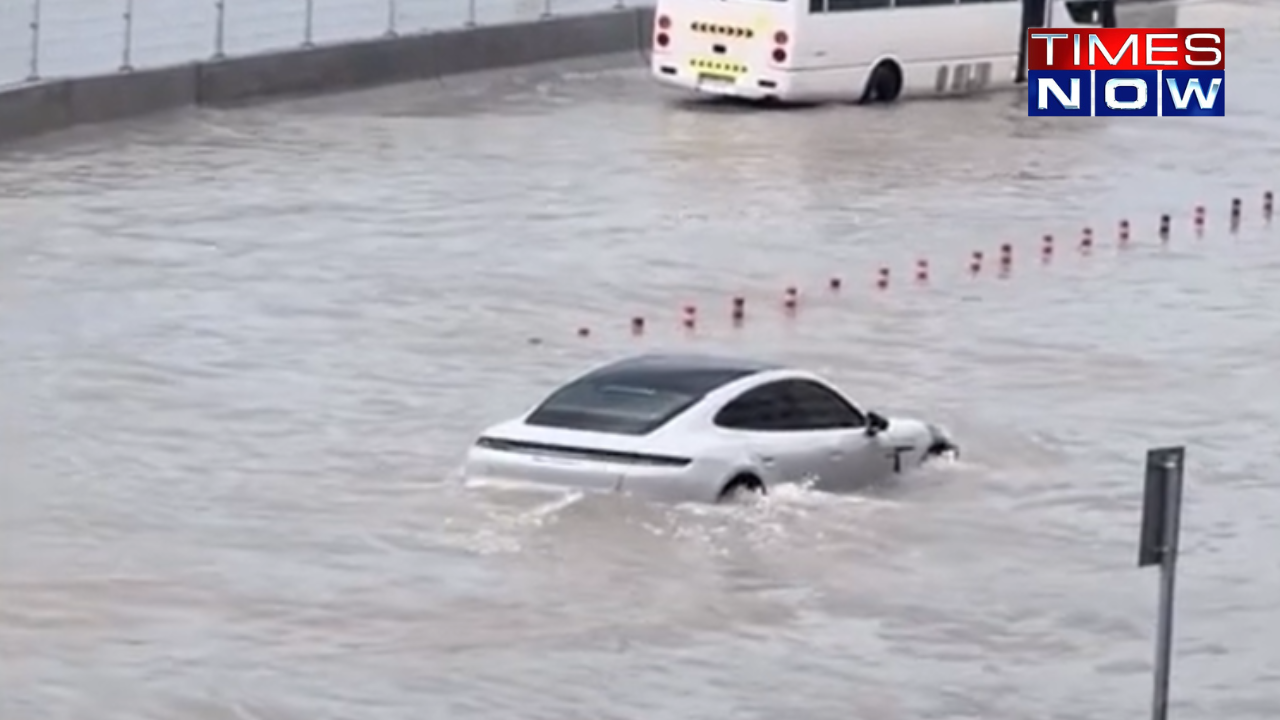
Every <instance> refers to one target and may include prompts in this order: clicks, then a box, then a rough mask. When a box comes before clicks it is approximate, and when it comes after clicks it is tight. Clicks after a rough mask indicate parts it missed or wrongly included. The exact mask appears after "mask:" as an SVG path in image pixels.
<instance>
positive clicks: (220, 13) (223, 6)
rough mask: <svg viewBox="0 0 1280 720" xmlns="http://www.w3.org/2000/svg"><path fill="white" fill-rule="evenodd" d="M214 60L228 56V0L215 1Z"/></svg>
mask: <svg viewBox="0 0 1280 720" xmlns="http://www.w3.org/2000/svg"><path fill="white" fill-rule="evenodd" d="M213 12H214V21H213V59H214V60H221V59H223V58H225V57H226V56H227V51H226V50H227V48H226V45H227V0H213Z"/></svg>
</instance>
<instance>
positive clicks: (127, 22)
mask: <svg viewBox="0 0 1280 720" xmlns="http://www.w3.org/2000/svg"><path fill="white" fill-rule="evenodd" d="M132 71H133V0H125V1H124V50H123V52H122V53H121V55H120V72H132Z"/></svg>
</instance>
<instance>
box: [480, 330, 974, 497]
mask: <svg viewBox="0 0 1280 720" xmlns="http://www.w3.org/2000/svg"><path fill="white" fill-rule="evenodd" d="M956 452H957V448H956V446H955V444H954V443H953V442H952V440H951V438H950V437H948V435H947V433H946V432H945V431H944V430H942V429H941V428H939V427H938V426H936V425H932V424H930V423H927V422H923V421H920V420H913V419H908V418H884V417H882V416H880V415H877V414H876V413H874V412H867V411H864V410H862V409H859V408H858V406H857V405H855V404H854V403H853V402H851V401H850V400H849V399H848V398H847V397H845V396H844V394H843V393H841V392H840V391H838V390H836V389H835V388H834V387H833V386H832V385H831V384H830V383H828V382H826V381H825V380H823V379H822V378H821V377H819V376H817V375H815V374H813V373H810V372H806V371H804V370H799V369H796V368H790V367H785V366H781V365H773V364H768V363H762V362H755V361H751V360H741V359H735V358H724V357H715V356H706V355H667V354H654V355H640V356H636V357H631V358H627V359H624V360H619V361H616V362H613V363H610V364H607V365H604V366H602V367H598V368H596V369H594V370H592V371H590V372H588V373H587V374H585V375H583V376H581V377H579V378H578V379H576V380H573V381H572V382H570V383H568V384H567V385H564V386H563V387H561V388H560V389H558V390H556V391H555V392H553V393H551V395H550V396H548V397H547V398H546V399H545V400H544V401H543V402H542V403H540V404H539V405H538V406H537V407H535V408H533V409H532V410H530V411H528V412H527V413H525V414H524V415H523V416H521V417H518V418H515V419H512V420H508V421H506V422H503V423H499V424H497V425H494V426H493V427H490V428H489V429H488V430H485V431H484V432H483V433H482V434H481V436H480V437H479V439H477V440H476V442H475V444H474V445H473V446H472V447H471V448H470V450H469V452H468V454H467V459H466V463H465V465H464V466H463V469H462V474H463V478H464V481H465V482H468V483H475V482H477V481H485V480H489V481H492V480H498V481H516V482H521V483H535V484H549V485H556V486H561V487H573V488H580V489H583V490H589V491H590V490H594V491H603V492H624V493H627V494H630V495H636V496H640V497H643V498H646V499H652V500H659V501H669V502H688V501H701V502H721V501H725V500H728V499H734V498H737V497H740V496H741V495H742V494H744V493H767V492H768V489H769V487H771V486H773V485H775V484H777V483H783V482H802V481H812V482H813V483H814V487H816V488H817V489H819V490H825V491H831V492H840V491H848V490H854V489H857V488H859V487H863V486H866V485H867V484H869V483H874V482H876V481H878V480H882V479H884V478H887V477H889V476H891V475H893V474H895V473H901V472H904V471H906V470H908V469H910V468H913V467H915V466H918V465H920V464H921V463H924V462H925V461H927V460H929V459H930V458H933V457H937V456H953V455H955V454H956Z"/></svg>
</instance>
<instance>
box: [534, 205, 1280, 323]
mask: <svg viewBox="0 0 1280 720" xmlns="http://www.w3.org/2000/svg"><path fill="white" fill-rule="evenodd" d="M1254 207H1255V208H1259V214H1258V216H1257V217H1259V219H1260V220H1261V222H1262V223H1263V224H1264V225H1267V226H1269V225H1270V224H1271V221H1272V218H1273V217H1274V214H1275V195H1274V194H1273V193H1272V192H1271V191H1270V190H1267V191H1265V192H1263V193H1262V201H1261V205H1260V207H1259V206H1258V205H1254ZM1245 208H1246V206H1245V202H1244V200H1243V198H1239V197H1236V198H1232V200H1231V205H1230V209H1229V211H1228V213H1227V221H1226V229H1227V230H1228V231H1229V232H1230V233H1232V234H1235V233H1237V232H1239V231H1240V229H1241V227H1242V225H1243V222H1244V217H1245ZM1153 226H1154V232H1153V233H1152V235H1151V238H1152V239H1153V240H1154V243H1153V242H1151V241H1143V240H1140V239H1139V237H1138V236H1137V233H1136V232H1135V227H1140V226H1138V225H1134V224H1132V223H1131V222H1130V220H1129V219H1128V218H1122V219H1120V220H1119V221H1118V222H1117V223H1116V225H1115V228H1114V235H1113V236H1112V237H1113V238H1114V241H1113V242H1112V243H1110V246H1112V247H1115V248H1116V249H1117V250H1125V249H1127V248H1130V247H1133V246H1135V245H1138V244H1144V245H1148V246H1150V245H1152V244H1157V245H1159V246H1168V245H1169V244H1170V243H1171V242H1173V240H1174V236H1175V228H1174V218H1173V215H1172V214H1170V213H1164V214H1162V215H1160V217H1159V218H1158V219H1157V220H1156V222H1154V223H1153ZM1208 226H1209V213H1208V209H1207V208H1206V207H1205V206H1204V205H1196V206H1195V207H1194V209H1193V211H1192V214H1191V232H1192V234H1193V235H1194V236H1195V237H1203V235H1204V233H1205V232H1206V229H1207V228H1208ZM1101 246H1102V242H1101V241H1100V240H1099V239H1098V236H1096V235H1095V233H1094V229H1093V228H1092V227H1090V226H1086V227H1084V228H1082V229H1081V231H1080V235H1079V237H1078V238H1072V239H1064V238H1060V237H1056V236H1054V235H1049V234H1046V235H1043V236H1041V238H1040V241H1039V252H1038V256H1039V263H1040V264H1042V265H1045V264H1049V263H1052V262H1053V260H1054V258H1055V257H1056V256H1058V255H1059V254H1060V253H1061V252H1063V251H1069V250H1070V249H1072V248H1074V249H1075V251H1076V252H1077V253H1078V254H1080V255H1089V254H1091V253H1092V252H1094V250H1095V249H1099V248H1100V247H1101ZM1017 257H1018V255H1016V254H1015V252H1014V243H1011V242H1005V243H1002V244H1001V245H1000V246H999V247H998V249H997V252H996V254H995V257H994V262H989V256H988V254H987V252H986V251H985V250H983V249H976V250H973V251H971V252H970V253H969V255H968V257H967V260H966V261H965V262H963V263H956V265H958V266H959V267H958V268H957V269H958V270H963V271H964V272H965V274H967V275H968V276H970V277H981V276H983V275H987V274H994V275H995V276H996V277H998V278H1009V277H1011V276H1012V274H1013V272H1014V270H1015V268H1016V267H1017V266H1018V263H1019V261H1018V260H1017ZM945 267H947V265H946V264H934V263H932V262H931V260H930V258H926V257H920V258H917V259H916V260H915V262H914V264H913V265H911V266H910V267H909V269H908V270H907V271H906V272H905V273H904V274H903V277H904V278H905V283H910V284H914V285H917V286H919V285H929V284H930V283H931V282H933V281H934V279H935V271H936V270H937V269H939V268H945ZM897 277H898V276H897V275H896V274H895V273H894V269H893V268H892V267H891V266H889V265H881V266H879V267H877V268H875V270H874V271H873V272H872V273H871V277H870V279H869V281H868V283H867V285H868V286H869V288H870V289H871V290H872V291H873V292H886V291H889V290H890V289H892V288H893V287H895V286H896V285H897V284H899V282H903V281H899V280H897V279H896V278H897ZM848 287H850V283H849V280H848V279H847V278H845V277H841V276H831V277H829V278H828V279H827V280H826V282H825V288H823V290H824V291H825V292H826V293H827V294H828V295H830V294H839V293H840V292H842V291H844V290H845V289H847V288H848ZM804 296H805V294H803V293H802V292H801V288H800V287H798V286H796V285H787V286H785V287H784V288H783V290H782V293H781V297H780V299H779V300H778V301H777V302H776V303H773V302H768V301H765V305H766V308H767V309H766V310H765V311H764V312H769V311H773V312H777V311H779V310H780V311H781V312H782V313H783V314H784V316H786V317H794V316H796V315H797V314H798V313H799V312H800V310H801V308H802V305H803V297H804ZM753 310H754V309H753ZM707 315H710V317H711V318H713V322H714V319H716V318H721V319H723V318H727V319H728V320H729V323H730V325H731V326H732V327H734V328H741V327H742V326H744V325H745V324H746V322H747V319H748V302H747V293H736V294H732V295H730V296H729V297H728V298H727V301H726V302H724V303H723V304H722V305H718V306H716V307H715V308H714V309H711V310H710V312H709V313H707V312H704V308H702V307H699V305H697V304H694V303H685V304H683V305H680V306H679V313H678V314H677V315H676V317H674V318H672V317H671V316H670V315H666V314H662V315H646V314H634V315H631V316H630V317H629V318H624V319H620V320H619V321H618V322H617V323H610V324H608V325H590V324H580V325H578V326H577V327H576V328H575V330H574V335H576V336H577V337H578V338H582V339H586V338H592V337H595V336H597V335H599V334H602V333H603V334H611V333H616V332H619V331H624V332H627V333H628V334H630V335H631V336H633V337H642V336H645V335H646V334H648V333H649V332H650V331H651V330H653V329H654V328H655V327H668V326H670V325H675V326H676V327H678V328H680V329H682V330H683V331H685V332H686V333H690V334H696V333H697V332H698V331H699V329H701V328H702V327H703V326H704V325H705V324H706V323H704V321H703V318H704V317H706V316H707ZM529 342H530V343H531V344H541V343H542V342H543V338H538V337H533V338H529Z"/></svg>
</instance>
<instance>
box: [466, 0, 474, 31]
mask: <svg viewBox="0 0 1280 720" xmlns="http://www.w3.org/2000/svg"><path fill="white" fill-rule="evenodd" d="M475 26H476V0H467V27H469V28H470V27H475Z"/></svg>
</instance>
